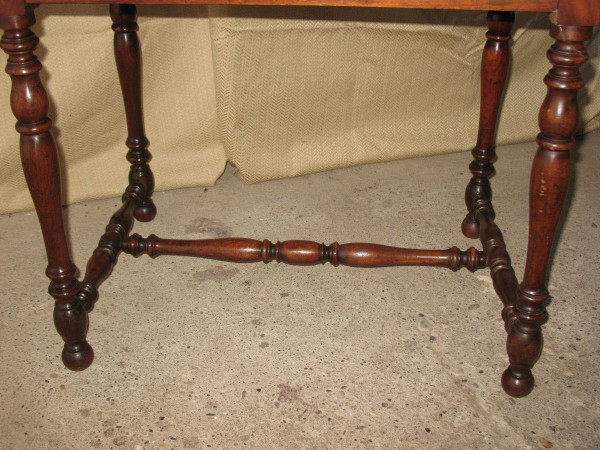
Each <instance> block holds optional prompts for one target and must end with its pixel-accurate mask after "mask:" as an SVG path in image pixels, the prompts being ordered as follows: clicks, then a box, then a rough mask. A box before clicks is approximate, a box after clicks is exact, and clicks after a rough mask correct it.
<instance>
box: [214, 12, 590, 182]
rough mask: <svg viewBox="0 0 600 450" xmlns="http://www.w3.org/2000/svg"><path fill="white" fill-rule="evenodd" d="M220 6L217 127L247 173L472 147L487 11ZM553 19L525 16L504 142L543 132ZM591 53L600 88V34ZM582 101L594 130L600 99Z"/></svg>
mask: <svg viewBox="0 0 600 450" xmlns="http://www.w3.org/2000/svg"><path fill="white" fill-rule="evenodd" d="M215 10H216V8H214V9H211V18H212V17H218V16H219V17H221V18H219V19H218V20H211V36H212V39H213V54H214V60H215V74H216V85H217V107H218V110H219V126H220V128H221V135H222V137H223V142H224V144H225V150H226V152H227V157H228V159H229V160H230V161H232V162H233V163H234V164H235V165H236V166H237V167H238V168H239V170H240V175H241V177H242V179H243V180H244V181H246V182H249V183H253V182H257V181H263V180H267V179H272V178H279V177H287V176H293V175H302V174H306V173H310V172H315V171H321V170H327V169H333V168H338V167H344V166H348V165H352V164H362V163H371V162H381V161H389V160H393V159H398V158H407V157H413V156H423V155H433V154H439V153H447V152H455V151H460V150H468V149H471V148H472V147H473V145H474V143H475V140H476V135H477V124H478V116H479V95H480V94H479V86H480V81H479V70H480V64H481V54H482V50H483V45H484V42H485V37H484V34H485V30H486V28H483V24H485V13H476V12H472V13H465V12H451V11H414V10H412V11H407V10H390V9H384V10H377V9H373V10H368V11H365V10H360V9H356V8H352V9H341V8H338V9H335V8H322V9H319V8H314V9H309V10H307V9H299V8H285V9H283V10H281V9H280V10H277V9H264V8H254V9H248V10H244V11H243V14H244V16H246V17H235V15H236V14H237V15H239V14H240V13H242V12H241V11H240V10H239V9H237V8H228V7H222V8H221V10H219V11H218V13H215ZM252 15H254V17H248V16H252ZM281 16H283V17H287V19H286V20H281V19H280V17H281ZM290 17H296V19H290ZM308 19H310V20H308ZM315 19H316V20H315ZM332 19H333V20H332ZM342 19H343V20H342ZM547 21H548V16H547V15H532V14H521V15H518V21H517V23H516V25H515V32H514V40H513V42H514V46H513V52H512V53H513V58H514V59H513V66H512V67H513V70H512V71H511V75H510V83H509V87H508V90H507V93H506V100H505V102H504V107H503V114H502V116H501V121H500V126H499V133H498V142H499V144H507V143H514V142H519V141H531V140H533V139H534V138H535V136H536V135H537V133H538V132H539V129H538V124H537V113H538V110H539V107H540V105H541V103H542V100H543V98H544V95H545V92H546V87H545V86H544V84H543V83H542V82H541V80H542V79H543V77H544V75H545V74H546V72H547V70H548V68H549V63H548V61H547V59H546V57H545V53H546V50H547V49H548V48H549V46H550V45H551V43H552V40H551V38H550V37H549V35H548V28H549V27H548V22H547ZM431 24H435V26H432V25H431ZM590 53H591V54H592V55H594V58H593V60H592V61H591V63H590V64H589V65H588V66H587V67H586V69H585V76H586V78H588V85H587V92H600V90H599V89H598V87H599V80H600V77H599V76H598V75H599V74H600V58H599V57H598V40H597V39H596V40H595V41H594V42H593V43H592V44H591V45H590ZM593 74H595V75H596V76H595V77H594V78H593V79H591V80H590V78H592V75H593ZM582 105H583V113H582V117H583V122H584V123H586V128H587V130H591V129H594V128H597V127H598V124H599V117H600V115H599V112H600V96H598V95H595V96H593V97H591V98H590V97H587V96H586V97H585V98H584V101H582ZM468 159H469V157H468V156H465V169H466V167H467V164H468V163H467V161H468Z"/></svg>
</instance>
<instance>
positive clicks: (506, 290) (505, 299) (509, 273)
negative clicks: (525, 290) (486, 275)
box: [477, 209, 518, 331]
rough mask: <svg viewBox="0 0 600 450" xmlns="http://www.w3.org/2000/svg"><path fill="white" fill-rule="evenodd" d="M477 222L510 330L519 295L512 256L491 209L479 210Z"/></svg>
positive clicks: (493, 280)
mask: <svg viewBox="0 0 600 450" xmlns="http://www.w3.org/2000/svg"><path fill="white" fill-rule="evenodd" d="M477 222H478V223H479V224H480V234H481V243H482V245H483V251H484V252H485V255H486V264H487V266H488V267H489V268H490V275H491V277H492V284H493V285H494V290H495V291H496V293H497V294H498V297H500V300H502V303H503V304H504V308H503V309H502V319H503V320H504V326H505V328H506V330H507V331H508V328H509V324H510V323H511V320H512V319H513V318H514V304H515V301H516V295H517V285H518V281H517V277H516V275H515V271H514V269H513V268H512V265H511V261H510V256H509V254H508V251H507V250H506V244H505V243H504V238H503V237H502V233H501V231H500V228H498V226H497V225H496V223H495V222H494V218H493V216H492V215H491V214H490V212H489V210H485V209H482V210H479V211H478V213H477Z"/></svg>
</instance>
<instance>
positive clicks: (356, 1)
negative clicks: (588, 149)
mask: <svg viewBox="0 0 600 450" xmlns="http://www.w3.org/2000/svg"><path fill="white" fill-rule="evenodd" d="M26 3H30V4H40V3H44V4H79V5H81V4H90V5H92V4H119V3H127V4H138V5H139V4H152V5H173V4H176V5H257V6H258V5H262V6H276V5H297V6H300V5H302V6H356V7H376V8H406V9H454V10H473V11H489V10H494V11H533V12H536V11H537V12H552V11H555V10H556V9H557V8H558V0H531V1H522V0H480V1H473V0H455V1H449V0H125V1H124V0H33V1H26Z"/></svg>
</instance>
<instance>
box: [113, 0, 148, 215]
mask: <svg viewBox="0 0 600 450" xmlns="http://www.w3.org/2000/svg"><path fill="white" fill-rule="evenodd" d="M110 17H111V19H112V21H113V26H112V29H113V31H114V32H115V40H114V46H115V60H116V62H117V70H118V72H119V80H120V82H121V91H122V92H123V100H124V101H125V114H126V116H127V132H128V137H127V141H126V145H127V147H128V148H129V151H128V152H127V160H128V161H129V162H130V163H131V170H130V172H129V185H130V186H135V185H137V186H140V187H141V188H142V191H143V198H142V202H141V204H140V206H138V207H137V208H136V209H135V211H134V217H135V218H136V219H137V220H139V221H141V222H149V221H151V220H152V219H154V217H155V216H156V206H154V203H153V202H152V199H151V198H150V197H151V196H152V193H153V192H154V177H153V175H152V171H151V170H150V167H149V166H148V162H149V161H150V159H151V158H152V155H151V154H150V152H149V151H148V145H149V142H148V139H147V138H146V136H145V133H144V116H143V109H142V51H141V48H140V42H139V39H138V35H137V30H138V25H137V23H136V18H137V11H136V7H135V5H110Z"/></svg>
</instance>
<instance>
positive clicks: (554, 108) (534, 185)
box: [502, 17, 592, 397]
mask: <svg viewBox="0 0 600 450" xmlns="http://www.w3.org/2000/svg"><path fill="white" fill-rule="evenodd" d="M552 20H553V24H552V28H551V31H550V34H551V36H552V37H553V38H554V39H555V40H556V42H555V44H554V45H553V46H552V47H551V49H550V51H549V52H548V59H549V60H550V62H551V63H552V68H551V69H550V72H549V73H548V75H546V78H545V79H544V82H545V83H546V85H547V86H548V93H547V95H546V98H545V100H544V102H543V104H542V107H541V109H540V116H539V123H540V130H541V133H540V134H539V135H538V138H537V142H538V144H539V148H538V151H537V153H536V155H535V158H534V161H533V167H532V170H531V184H530V194H529V243H528V246H527V263H526V265H525V275H524V278H523V282H522V283H521V284H520V286H519V289H518V292H517V301H516V305H515V311H514V312H515V320H513V321H512V322H511V326H510V329H509V334H508V340H507V344H506V345H507V351H508V358H509V360H510V366H509V367H508V369H506V371H505V372H504V374H503V375H502V387H503V388H504V390H505V391H506V392H507V393H508V394H509V395H512V396H513V397H523V396H525V395H527V394H529V393H530V392H531V390H532V389H533V385H534V379H533V375H532V373H531V368H532V367H533V365H534V364H535V362H536V361H537V360H538V358H539V356H540V354H541V352H542V330H541V327H540V326H541V324H542V323H543V322H544V320H545V319H546V317H547V314H546V303H547V301H548V290H547V289H546V275H547V270H548V258H549V256H550V251H551V248H552V241H553V239H554V232H555V230H556V225H557V223H558V220H559V217H560V214H561V209H562V204H563V201H564V199H565V194H566V191H567V186H568V183H569V173H570V166H571V162H570V155H569V150H570V149H571V148H572V147H573V144H574V140H573V132H574V131H575V127H576V126H577V122H578V105H577V90H578V89H580V88H582V87H583V79H582V78H581V75H580V74H579V67H580V66H581V65H582V64H583V63H584V62H585V61H586V60H587V53H586V51H585V48H584V45H583V43H584V41H586V40H588V39H590V37H591V33H592V27H585V26H561V25H559V24H557V23H556V20H555V18H554V17H552Z"/></svg>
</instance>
